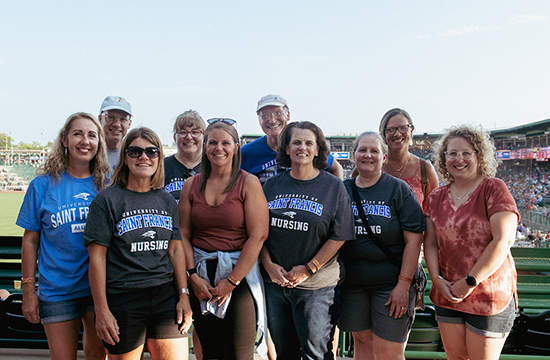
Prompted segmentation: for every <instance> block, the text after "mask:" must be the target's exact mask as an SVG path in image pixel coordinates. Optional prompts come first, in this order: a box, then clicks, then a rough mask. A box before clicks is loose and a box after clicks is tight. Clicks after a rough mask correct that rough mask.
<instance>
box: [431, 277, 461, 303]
mask: <svg viewBox="0 0 550 360" xmlns="http://www.w3.org/2000/svg"><path fill="white" fill-rule="evenodd" d="M436 287H437V290H439V292H440V293H441V295H442V296H443V297H444V298H445V299H446V300H447V301H449V302H452V303H455V304H456V303H459V302H461V301H462V299H459V298H458V297H455V296H454V295H453V293H452V292H451V287H452V284H451V283H450V282H449V281H447V280H446V279H444V278H439V280H438V281H437V283H436Z"/></svg>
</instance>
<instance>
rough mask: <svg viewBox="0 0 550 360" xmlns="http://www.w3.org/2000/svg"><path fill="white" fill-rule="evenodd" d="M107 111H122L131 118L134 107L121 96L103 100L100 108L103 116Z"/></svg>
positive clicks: (108, 97)
mask: <svg viewBox="0 0 550 360" xmlns="http://www.w3.org/2000/svg"><path fill="white" fill-rule="evenodd" d="M107 110H122V111H124V112H127V113H128V114H130V116H131V115H132V105H130V103H129V102H128V101H126V99H124V98H123V97H120V96H107V97H106V98H105V100H103V103H101V107H100V108H99V113H100V114H101V113H102V112H104V111H107Z"/></svg>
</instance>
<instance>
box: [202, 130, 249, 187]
mask: <svg viewBox="0 0 550 360" xmlns="http://www.w3.org/2000/svg"><path fill="white" fill-rule="evenodd" d="M214 129H221V130H223V131H225V132H226V133H228V134H229V135H231V137H232V138H233V142H234V143H235V153H234V154H233V163H232V165H231V166H232V168H231V176H230V177H229V183H228V184H227V187H226V188H225V190H224V193H228V192H230V191H231V190H233V188H234V187H235V185H236V184H237V181H238V180H239V177H240V176H241V146H240V145H239V134H238V133H237V129H235V127H234V126H233V125H228V124H226V123H224V122H223V121H218V122H215V123H213V124H210V125H208V127H207V128H206V131H205V132H204V142H203V144H202V147H203V148H202V160H201V176H200V180H201V182H200V186H199V191H204V189H206V181H207V180H208V178H209V177H210V173H211V172H212V164H211V163H210V160H209V159H208V154H207V153H206V147H207V146H208V137H209V136H210V133H211V132H212V130H214Z"/></svg>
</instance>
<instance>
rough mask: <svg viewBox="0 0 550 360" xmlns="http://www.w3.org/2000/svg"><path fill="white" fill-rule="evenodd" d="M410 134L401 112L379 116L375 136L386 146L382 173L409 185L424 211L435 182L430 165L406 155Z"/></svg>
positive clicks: (409, 121) (406, 118) (405, 115)
mask: <svg viewBox="0 0 550 360" xmlns="http://www.w3.org/2000/svg"><path fill="white" fill-rule="evenodd" d="M413 130H414V125H413V122H412V119H411V116H410V115H409V114H408V113H407V112H406V111H405V110H403V109H397V108H395V109H391V110H388V111H387V112H386V113H385V114H384V116H382V120H381V121H380V127H379V132H380V136H382V139H384V141H385V142H386V144H387V145H388V158H387V159H386V162H385V163H384V166H383V168H382V170H383V171H384V172H385V173H388V174H390V175H392V176H394V177H396V178H398V179H401V180H403V181H405V182H406V183H407V184H409V186H410V187H411V189H412V190H413V191H414V193H415V195H416V198H417V199H418V202H420V205H422V209H423V210H426V206H427V205H428V196H429V195H430V193H431V192H432V190H433V189H435V188H436V187H437V186H438V185H439V180H438V179H437V174H436V173H435V170H434V168H433V166H432V164H431V163H430V162H428V161H426V160H424V159H421V158H419V157H418V156H416V155H413V154H411V153H410V152H409V144H410V143H411V140H412V132H413Z"/></svg>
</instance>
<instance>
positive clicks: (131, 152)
mask: <svg viewBox="0 0 550 360" xmlns="http://www.w3.org/2000/svg"><path fill="white" fill-rule="evenodd" d="M144 151H145V155H147V157H148V158H149V159H156V158H158V157H159V156H160V149H159V148H158V147H157V146H149V147H148V148H145V149H143V148H140V147H139V146H130V147H129V148H128V149H126V154H128V156H129V157H131V158H133V159H137V158H138V157H140V156H141V154H143V152H144Z"/></svg>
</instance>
